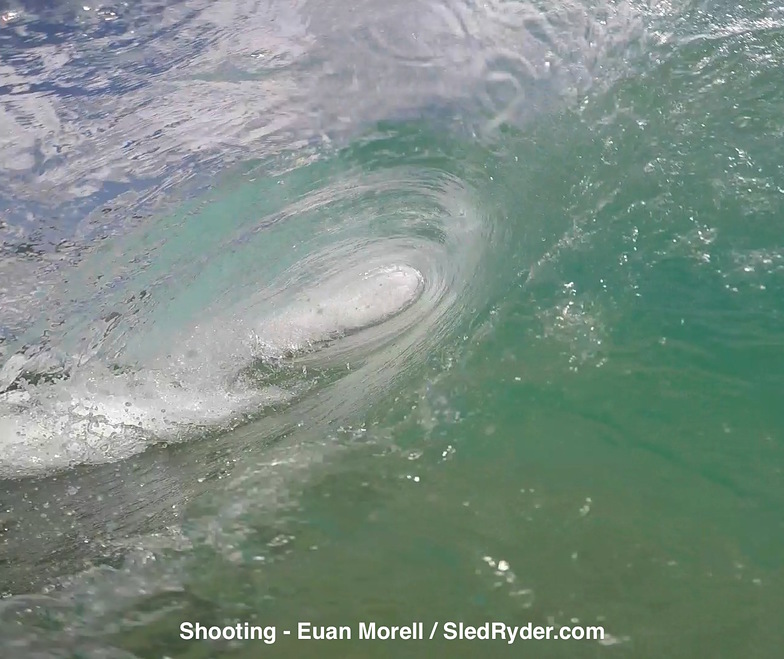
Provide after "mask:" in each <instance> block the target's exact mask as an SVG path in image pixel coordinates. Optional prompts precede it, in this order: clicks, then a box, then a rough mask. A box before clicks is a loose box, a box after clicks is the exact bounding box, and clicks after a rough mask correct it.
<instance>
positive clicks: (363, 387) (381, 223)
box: [0, 123, 503, 477]
mask: <svg viewBox="0 0 784 659" xmlns="http://www.w3.org/2000/svg"><path fill="white" fill-rule="evenodd" d="M487 164H488V163H487V151H485V150H483V149H481V148H480V147H478V146H476V147H466V146H465V145H460V146H457V143H455V142H454V141H450V140H447V139H444V135H443V134H441V135H439V132H438V130H435V131H434V130H431V127H430V126H428V125H426V123H420V124H400V125H397V126H393V125H389V126H386V127H380V128H379V130H378V131H376V132H375V133H374V134H372V135H370V136H368V137H367V138H366V139H364V140H358V141H357V142H356V143H354V144H353V145H352V146H350V147H348V148H346V149H343V150H338V151H333V152H331V153H328V152H327V153H323V154H322V155H321V156H314V157H311V158H302V157H301V156H300V157H299V158H298V159H297V160H296V161H294V162H291V163H288V165H287V166H286V167H283V168H280V167H278V170H277V171H276V172H272V171H271V170H270V166H269V163H267V164H264V165H258V164H257V165H255V166H248V167H246V168H245V169H244V170H243V171H241V172H235V173H234V174H233V175H232V176H231V177H229V178H230V182H229V184H226V182H223V183H222V184H221V185H220V186H218V187H216V188H215V189H214V190H213V191H211V192H210V193H208V195H207V196H205V197H202V198H200V199H198V200H197V201H195V202H193V203H192V204H191V205H190V206H186V207H185V210H183V211H182V212H179V213H175V214H173V215H170V216H167V217H165V218H162V219H161V220H160V221H158V222H156V223H154V224H153V225H150V224H149V223H145V224H144V225H143V226H142V227H141V228H139V229H137V230H133V231H130V232H128V233H126V234H125V235H123V236H118V237H117V238H116V239H115V240H113V241H111V243H110V244H108V245H106V246H105V247H103V248H101V249H98V250H96V251H95V253H93V254H92V255H91V256H90V257H89V258H86V259H85V260H84V261H83V262H82V263H81V265H80V267H79V269H78V271H77V272H76V273H74V275H73V276H72V277H70V278H69V280H68V281H67V282H66V283H64V284H63V286H62V290H60V291H59V292H58V293H57V296H58V298H60V299H62V300H69V303H68V305H67V312H68V313H67V315H66V320H65V322H63V324H62V326H61V327H62V329H61V331H60V332H59V333H58V334H57V335H56V336H52V335H51V334H50V335H49V337H48V342H49V346H55V347H56V353H57V356H56V357H54V358H52V359H54V360H55V361H57V362H58V363H59V364H60V368H59V370H58V371H57V373H56V376H55V377H53V378H39V379H38V380H40V381H38V380H36V378H34V377H30V374H31V373H32V372H33V370H34V369H33V367H31V366H30V362H28V364H25V363H24V360H23V359H22V360H18V361H19V364H20V365H19V366H18V367H17V369H16V370H17V372H16V373H14V372H12V373H10V374H9V373H6V381H7V385H6V389H7V391H6V392H5V393H4V394H3V400H2V402H1V403H0V404H2V406H3V407H4V408H5V409H4V410H3V415H2V416H3V418H4V419H5V421H4V422H3V423H2V427H1V428H0V429H2V431H3V434H4V437H3V438H2V439H3V444H4V446H3V449H4V450H3V452H2V455H3V457H2V459H0V473H2V475H3V476H6V477H8V476H24V475H29V474H31V473H38V472H42V471H51V470H53V469H60V468H64V467H69V466H73V465H75V464H81V463H102V462H111V461H115V460H119V459H122V458H126V457H128V456H130V455H133V454H136V453H139V452H141V451H143V450H145V449H146V448H148V447H149V446H150V445H152V444H156V443H159V442H162V441H165V442H172V441H175V442H179V441H183V440H186V439H194V438H196V437H198V436H204V435H210V436H215V435H216V434H218V435H219V434H220V433H222V432H224V431H225V430H227V429H230V428H235V427H237V426H238V425H242V424H245V423H247V422H248V421H251V420H253V419H255V418H258V417H260V416H266V415H269V414H273V413H275V410H280V409H281V408H287V409H289V413H291V407H292V405H293V406H294V413H295V414H299V415H301V416H307V414H312V413H314V412H313V410H312V408H311V411H310V412H307V411H306V408H307V406H308V405H310V403H312V402H313V401H314V400H315V398H314V397H315V394H316V392H318V394H319V396H320V398H319V400H325V397H324V395H323V394H324V389H325V387H328V388H329V390H330V391H331V392H332V395H330V396H329V399H330V400H331V401H332V403H331V404H330V408H329V410H328V411H324V410H323V409H322V412H321V413H322V414H326V415H327V416H331V417H332V418H339V415H341V414H345V413H346V412H348V411H351V410H353V409H356V407H357V405H361V404H366V403H368V402H370V401H371V400H372V399H373V397H374V396H376V395H378V394H379V393H380V392H381V391H383V390H384V389H385V387H387V386H388V385H389V384H390V383H391V382H393V381H394V380H395V378H396V377H397V376H399V375H400V374H401V373H403V372H404V371H405V370H406V369H409V368H414V367H416V366H417V365H422V364H423V363H425V362H426V361H427V360H428V359H429V358H430V357H431V356H432V355H433V354H435V352H436V351H437V349H438V348H439V346H441V345H442V344H443V342H444V340H445V339H446V338H447V337H450V336H452V335H454V334H455V332H456V330H457V328H458V327H459V326H460V324H461V323H465V322H466V321H467V319H468V317H469V316H470V313H469V312H472V311H475V310H476V308H477V306H481V304H482V299H483V291H485V292H486V290H487V289H486V287H487V286H489V285H490V282H491V280H492V277H493V268H492V267H488V263H487V261H488V259H487V254H488V251H489V250H491V249H492V250H493V251H494V253H495V254H497V255H499V257H500V256H501V250H502V249H503V241H502V240H499V239H498V223H497V222H496V221H495V220H496V219H497V217H496V216H494V212H495V211H494V202H493V199H492V195H491V194H489V193H488V191H492V185H490V186H488V185H487V183H488V182H490V183H491V184H492V176H490V175H488V172H487ZM501 260H502V261H503V259H501ZM480 266H481V267H480ZM86 290H87V291H93V293H91V295H90V296H89V298H85V297H84V295H83V293H81V292H82V291H86ZM80 295H81V297H80ZM96 309H99V310H100V314H98V315H96ZM48 352H49V353H51V352H53V351H52V350H51V349H49V350H48ZM31 361H34V360H31ZM14 375H16V377H17V379H16V381H13V376H14ZM33 375H34V373H33ZM336 388H337V393H336V392H335V390H336ZM309 401H310V402H309Z"/></svg>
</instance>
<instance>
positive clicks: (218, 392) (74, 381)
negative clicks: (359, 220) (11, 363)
mask: <svg viewBox="0 0 784 659" xmlns="http://www.w3.org/2000/svg"><path fill="white" fill-rule="evenodd" d="M423 287H424V281H423V277H422V275H421V274H420V273H419V271H417V270H416V269H415V268H412V267H410V266H406V265H388V266H384V267H375V268H373V269H371V270H369V271H364V272H362V271H357V270H356V269H353V268H352V269H350V270H349V271H347V272H344V273H341V274H339V275H336V276H335V277H332V278H330V279H328V280H327V281H325V282H323V283H322V284H320V285H318V286H316V287H314V288H312V289H310V290H308V291H306V292H305V294H303V295H302V296H301V298H300V299H298V300H297V301H295V302H294V303H292V304H290V305H289V306H288V307H286V308H285V309H283V310H282V311H280V312H278V313H276V314H273V315H272V316H271V317H269V318H267V319H262V320H258V319H256V320H254V321H252V322H249V323H248V322H242V321H239V320H237V319H236V318H235V319H234V321H235V322H232V323H228V322H227V320H226V319H218V320H216V321H215V322H212V323H210V324H208V325H207V326H206V327H204V326H197V327H195V328H193V330H192V331H191V332H190V333H189V335H188V336H187V337H186V338H185V339H184V340H183V341H181V342H180V343H179V344H178V348H177V350H175V351H173V352H169V353H168V354H165V355H159V356H158V357H156V358H154V359H153V360H152V363H150V364H148V365H146V366H143V367H142V368H141V369H138V370H135V371H133V372H126V373H122V374H120V375H117V374H113V373H111V372H110V371H109V369H108V368H106V367H105V366H104V365H95V364H93V365H90V366H89V367H88V368H83V369H81V370H79V371H78V372H76V373H74V374H72V376H71V377H70V378H69V379H68V380H64V381H60V382H55V383H48V384H42V385H39V386H37V387H31V388H29V389H28V390H24V389H22V390H16V391H8V392H6V393H5V394H2V395H0V476H3V475H17V476H18V475H25V474H29V473H31V472H35V471H41V470H47V469H57V468H62V467H66V466H70V465H73V464H77V463H84V462H96V463H97V462H108V461H113V460H118V459H122V458H125V457H129V456H130V455H133V454H135V453H138V452H140V451H142V450H144V449H145V448H146V447H147V446H149V445H150V444H151V443H153V442H155V441H161V440H182V439H187V438H188V437H189V436H192V435H193V434H194V433H195V432H198V431H203V430H204V429H205V427H206V428H209V427H217V426H221V425H225V424H228V423H232V422H233V421H235V420H237V419H238V417H239V416H240V415H242V414H248V413H251V412H257V411H258V410H259V409H261V408H263V407H264V406H265V405H269V404H274V403H279V402H284V401H286V400H288V399H290V398H291V397H292V396H293V395H294V392H289V391H285V390H282V389H280V388H277V387H275V386H260V387H255V388H254V387H247V386H239V385H238V384H237V380H236V376H237V374H238V372H239V371H240V370H241V369H242V368H244V367H246V366H248V365H249V364H251V363H252V362H253V361H254V360H258V359H260V358H265V357H272V358H275V357H281V356H283V355H285V354H290V353H292V352H297V351H301V350H305V349H312V348H317V347H318V345H319V344H320V343H323V342H324V341H326V340H329V339H333V338H337V337H339V336H343V335H347V334H351V333H355V332H359V331H361V330H363V329H366V328H369V327H372V326H375V325H378V324H380V323H383V322H384V321H386V320H388V319H390V318H392V317H393V316H397V315H399V314H400V313H401V312H403V311H404V310H405V309H407V308H408V307H409V306H411V305H412V304H413V303H414V302H415V301H416V300H417V299H418V297H419V296H420V295H421V292H422V290H423Z"/></svg>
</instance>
